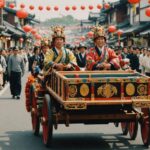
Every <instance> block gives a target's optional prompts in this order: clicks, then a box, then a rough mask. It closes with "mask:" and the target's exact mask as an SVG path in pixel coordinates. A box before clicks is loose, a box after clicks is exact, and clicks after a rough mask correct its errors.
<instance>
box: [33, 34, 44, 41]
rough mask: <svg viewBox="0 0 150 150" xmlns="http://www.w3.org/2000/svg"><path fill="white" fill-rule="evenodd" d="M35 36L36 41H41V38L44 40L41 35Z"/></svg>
mask: <svg viewBox="0 0 150 150" xmlns="http://www.w3.org/2000/svg"><path fill="white" fill-rule="evenodd" d="M34 36H35V39H36V40H41V38H42V36H41V35H39V34H35V35H34Z"/></svg>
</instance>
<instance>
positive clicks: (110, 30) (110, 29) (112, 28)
mask: <svg viewBox="0 0 150 150" xmlns="http://www.w3.org/2000/svg"><path fill="white" fill-rule="evenodd" d="M108 31H109V32H111V33H113V32H115V31H116V27H115V26H113V25H112V26H109V27H108Z"/></svg>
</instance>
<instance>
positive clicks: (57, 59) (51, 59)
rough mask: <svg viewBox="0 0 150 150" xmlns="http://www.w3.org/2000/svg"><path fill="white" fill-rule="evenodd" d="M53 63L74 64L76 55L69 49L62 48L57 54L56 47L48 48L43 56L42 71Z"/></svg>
mask: <svg viewBox="0 0 150 150" xmlns="http://www.w3.org/2000/svg"><path fill="white" fill-rule="evenodd" d="M54 63H62V64H64V65H67V64H71V65H73V64H74V65H76V64H77V63H76V57H75V56H74V54H73V53H72V52H71V51H70V50H69V49H65V48H64V47H63V48H62V51H61V52H60V53H59V54H58V52H57V50H56V48H52V49H49V50H48V51H47V52H46V55H45V58H44V72H46V71H47V70H49V69H50V68H52V66H53V64H54Z"/></svg>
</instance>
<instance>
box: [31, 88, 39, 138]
mask: <svg viewBox="0 0 150 150" xmlns="http://www.w3.org/2000/svg"><path fill="white" fill-rule="evenodd" d="M30 92H31V99H30V100H31V104H32V109H31V121H32V130H33V134H34V135H39V130H40V119H39V116H38V108H37V99H36V96H35V90H34V87H33V86H31V91H30Z"/></svg>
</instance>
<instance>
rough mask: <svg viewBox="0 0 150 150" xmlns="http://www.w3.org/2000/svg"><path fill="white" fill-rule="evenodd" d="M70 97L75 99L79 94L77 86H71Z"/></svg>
mask: <svg viewBox="0 0 150 150" xmlns="http://www.w3.org/2000/svg"><path fill="white" fill-rule="evenodd" d="M68 92H69V97H75V96H76V94H77V86H76V85H69V90H68Z"/></svg>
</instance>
